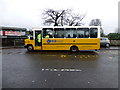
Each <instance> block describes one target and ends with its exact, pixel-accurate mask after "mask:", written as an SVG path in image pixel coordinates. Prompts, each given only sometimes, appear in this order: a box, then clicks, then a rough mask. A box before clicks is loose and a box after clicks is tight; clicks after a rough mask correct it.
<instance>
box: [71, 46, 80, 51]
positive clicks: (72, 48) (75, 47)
mask: <svg viewBox="0 0 120 90" xmlns="http://www.w3.org/2000/svg"><path fill="white" fill-rule="evenodd" d="M70 51H72V52H77V51H78V47H77V46H72V47H71V48H70Z"/></svg>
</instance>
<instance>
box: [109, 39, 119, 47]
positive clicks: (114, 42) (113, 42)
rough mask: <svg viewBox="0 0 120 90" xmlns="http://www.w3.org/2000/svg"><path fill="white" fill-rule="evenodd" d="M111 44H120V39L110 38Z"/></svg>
mask: <svg viewBox="0 0 120 90" xmlns="http://www.w3.org/2000/svg"><path fill="white" fill-rule="evenodd" d="M110 45H115V46H120V40H110Z"/></svg>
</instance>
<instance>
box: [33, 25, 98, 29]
mask: <svg viewBox="0 0 120 90" xmlns="http://www.w3.org/2000/svg"><path fill="white" fill-rule="evenodd" d="M42 28H100V26H40V27H33V28H32V30H42Z"/></svg>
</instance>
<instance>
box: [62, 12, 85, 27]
mask: <svg viewBox="0 0 120 90" xmlns="http://www.w3.org/2000/svg"><path fill="white" fill-rule="evenodd" d="M84 17H85V14H84V15H79V14H74V13H70V14H68V16H66V17H65V18H64V25H68V26H81V25H84V24H83V23H82V22H81V21H82V20H83V19H84Z"/></svg>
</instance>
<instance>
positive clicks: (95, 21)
mask: <svg viewBox="0 0 120 90" xmlns="http://www.w3.org/2000/svg"><path fill="white" fill-rule="evenodd" d="M89 26H102V23H101V20H100V19H92V20H91V22H90V24H89Z"/></svg>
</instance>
